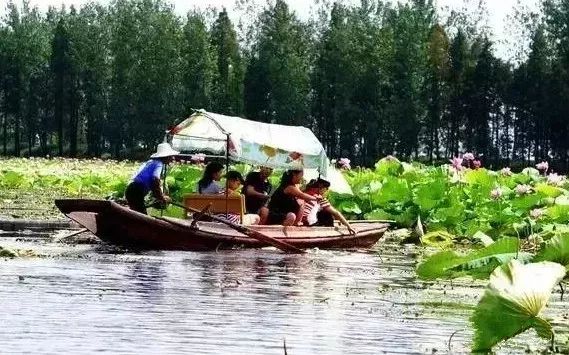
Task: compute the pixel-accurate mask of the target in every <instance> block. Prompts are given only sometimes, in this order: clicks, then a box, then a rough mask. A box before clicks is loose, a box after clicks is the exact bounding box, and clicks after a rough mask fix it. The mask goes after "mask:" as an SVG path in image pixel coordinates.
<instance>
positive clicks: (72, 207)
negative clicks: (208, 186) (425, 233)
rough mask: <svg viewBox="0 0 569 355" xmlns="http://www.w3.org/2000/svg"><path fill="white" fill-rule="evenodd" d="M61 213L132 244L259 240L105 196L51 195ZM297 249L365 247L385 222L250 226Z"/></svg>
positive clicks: (215, 245)
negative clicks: (138, 208)
mask: <svg viewBox="0 0 569 355" xmlns="http://www.w3.org/2000/svg"><path fill="white" fill-rule="evenodd" d="M55 204H56V206H57V207H58V208H59V210H60V211H61V212H63V213H64V214H65V215H66V216H68V217H69V218H71V219H72V220H74V221H75V222H77V223H79V224H80V225H82V226H83V227H85V228H86V229H88V230H89V231H91V232H92V233H93V234H95V235H96V236H98V237H99V238H100V239H102V240H103V241H105V242H108V243H110V244H115V245H121V246H126V247H133V248H137V249H155V250H195V251H206V250H218V249H233V248H262V247H267V246H269V245H268V244H266V243H263V242H262V241H259V240H257V239H254V238H251V237H248V236H245V235H242V234H241V233H239V232H237V231H235V230H233V229H231V228H230V227H228V226H226V225H224V224H221V223H215V222H198V223H197V224H196V226H195V228H192V227H191V226H190V225H191V221H189V220H182V219H176V218H156V217H152V216H147V215H144V214H142V213H138V212H135V211H132V210H130V209H129V208H127V207H123V206H121V205H119V204H117V203H115V202H113V201H106V200H82V199H75V200H56V201H55ZM249 227H250V228H254V229H255V230H258V231H259V232H262V233H264V234H267V235H269V236H271V237H274V238H277V239H281V240H283V241H285V242H286V243H288V244H291V245H294V246H296V247H298V248H302V249H306V248H320V249H350V248H369V247H371V246H373V245H374V244H375V243H377V241H378V240H379V239H380V238H381V237H382V236H383V234H384V233H385V231H386V230H387V228H388V225H387V224H384V223H377V222H369V223H366V222H363V223H357V224H354V229H356V231H357V232H358V233H357V235H355V236H354V235H350V234H349V233H348V231H347V230H346V229H345V228H344V227H287V228H285V227H282V226H249Z"/></svg>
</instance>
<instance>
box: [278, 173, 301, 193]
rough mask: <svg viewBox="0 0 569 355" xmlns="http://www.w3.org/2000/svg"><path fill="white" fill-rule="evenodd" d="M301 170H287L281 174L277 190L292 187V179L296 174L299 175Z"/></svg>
mask: <svg viewBox="0 0 569 355" xmlns="http://www.w3.org/2000/svg"><path fill="white" fill-rule="evenodd" d="M301 172H302V170H287V171H285V172H284V173H283V176H282V177H281V182H280V184H279V188H281V189H284V188H286V187H287V186H290V185H292V177H293V176H294V175H296V174H300V173H301Z"/></svg>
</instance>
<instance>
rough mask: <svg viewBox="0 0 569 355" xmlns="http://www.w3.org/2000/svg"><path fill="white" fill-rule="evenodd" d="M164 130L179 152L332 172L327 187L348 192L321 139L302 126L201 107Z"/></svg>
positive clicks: (320, 172) (312, 172) (317, 172)
mask: <svg viewBox="0 0 569 355" xmlns="http://www.w3.org/2000/svg"><path fill="white" fill-rule="evenodd" d="M168 133H169V135H170V136H171V144H172V147H173V148H174V149H176V150H178V151H180V152H182V153H196V152H199V153H203V152H209V153H213V154H218V155H226V156H227V157H228V158H229V159H231V160H233V161H238V162H244V163H247V164H251V165H257V166H267V167H271V168H276V169H306V172H309V171H310V172H311V173H309V174H308V175H315V174H317V175H321V176H323V177H324V178H327V177H328V175H333V177H334V178H333V179H332V180H335V181H331V183H332V184H331V190H336V187H340V186H341V188H340V190H341V191H337V192H340V193H351V189H349V185H348V184H347V182H345V180H344V179H343V177H341V178H339V177H338V175H340V176H341V174H339V173H338V172H337V173H336V174H334V173H333V171H332V170H334V169H333V168H331V166H330V162H329V160H328V158H327V157H326V151H325V150H324V147H323V146H322V143H320V141H319V140H318V138H316V136H315V135H314V133H313V132H312V131H311V130H310V129H308V128H306V127H302V126H285V125H279V124H271V123H264V122H257V121H251V120H247V119H244V118H240V117H232V116H225V115H220V114H216V113H212V112H207V111H205V110H203V109H202V110H196V111H195V112H194V114H192V115H191V116H190V117H189V118H187V119H185V120H184V121H182V122H181V123H179V124H178V125H176V126H175V127H174V128H172V129H171V130H170V131H169V132H168ZM329 171H330V174H328V172H329ZM330 177H332V176H330ZM339 180H342V181H339ZM346 186H348V189H349V190H347V189H346Z"/></svg>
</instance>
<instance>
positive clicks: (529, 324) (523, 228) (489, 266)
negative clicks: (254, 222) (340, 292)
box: [0, 156, 569, 352]
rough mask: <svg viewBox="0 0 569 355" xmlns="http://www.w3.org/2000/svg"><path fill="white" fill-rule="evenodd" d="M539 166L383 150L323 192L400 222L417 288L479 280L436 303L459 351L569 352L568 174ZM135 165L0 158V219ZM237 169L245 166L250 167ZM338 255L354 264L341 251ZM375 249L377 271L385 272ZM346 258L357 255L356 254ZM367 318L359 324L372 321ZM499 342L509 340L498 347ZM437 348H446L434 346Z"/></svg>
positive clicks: (343, 205) (179, 189) (120, 175)
mask: <svg viewBox="0 0 569 355" xmlns="http://www.w3.org/2000/svg"><path fill="white" fill-rule="evenodd" d="M465 158H466V156H465ZM546 165H547V164H539V166H538V167H536V168H533V167H529V168H526V169H525V170H523V171H520V172H512V171H510V170H509V169H503V170H501V171H490V170H486V169H484V168H480V167H479V166H478V165H477V164H473V162H471V161H468V160H464V161H462V160H460V161H459V160H458V159H455V160H454V161H453V164H449V165H445V166H439V167H433V166H424V165H421V164H407V163H403V162H400V161H398V160H397V159H395V158H393V157H387V158H384V159H382V160H380V161H378V163H377V164H376V166H375V167H374V168H373V169H359V168H356V169H351V170H346V171H345V172H344V174H345V176H346V178H347V180H348V181H349V183H350V185H351V186H352V189H353V191H354V193H355V194H354V195H353V196H348V195H338V194H334V193H331V194H330V196H329V197H330V199H331V201H332V202H333V203H334V205H335V206H337V207H338V208H339V209H341V210H342V211H343V212H344V213H345V214H347V215H349V216H350V217H352V218H366V219H390V220H394V221H395V222H396V224H395V227H394V228H400V229H404V230H405V231H406V232H405V233H398V235H402V236H403V237H398V238H396V242H397V245H400V244H403V245H406V246H408V247H409V246H410V245H414V246H413V247H412V248H414V249H413V250H414V252H413V255H414V256H416V257H408V256H407V259H408V260H407V262H408V264H407V265H410V266H413V269H414V270H412V271H410V272H411V275H409V277H410V278H411V279H415V278H417V279H419V280H423V281H420V285H421V286H420V287H421V288H424V289H425V291H424V292H426V293H429V292H432V291H433V290H435V289H439V288H440V287H443V288H446V287H449V288H450V287H454V286H453V285H457V284H459V285H468V284H469V283H473V284H474V285H476V287H478V288H479V289H473V290H471V291H472V292H470V293H469V292H468V288H467V289H466V290H467V292H465V293H466V295H465V297H466V298H468V297H470V296H472V297H474V301H475V302H472V300H470V301H469V302H462V301H464V300H459V301H458V302H457V300H456V299H453V297H452V296H451V295H449V299H448V301H447V300H445V299H444V298H445V297H444V296H443V297H442V298H441V299H440V300H437V302H441V307H440V308H441V309H442V312H443V313H444V312H445V309H447V310H448V309H449V307H450V304H456V305H457V308H458V309H460V311H457V310H453V311H452V312H451V313H452V314H453V315H457V314H459V315H460V317H461V320H460V321H459V322H458V323H460V325H461V326H464V325H468V329H469V330H467V331H466V332H459V333H457V335H456V336H457V337H458V338H457V339H459V343H461V342H462V344H463V348H462V349H463V351H464V349H468V348H470V349H471V350H478V351H487V350H490V349H499V350H504V349H508V346H509V345H508V344H518V345H516V346H517V347H516V349H518V350H521V349H523V348H524V347H523V346H521V347H520V345H519V344H520V343H519V342H520V341H522V343H526V346H527V347H531V350H532V351H544V352H547V351H569V350H568V348H567V339H566V334H567V314H566V313H563V311H562V309H563V308H564V307H561V308H559V306H558V305H559V302H560V300H561V297H562V288H561V287H559V286H557V285H563V284H564V281H563V280H564V278H565V273H566V267H567V265H569V228H568V226H567V223H569V192H568V190H567V188H568V187H569V183H568V182H567V180H566V179H565V177H564V176H560V175H557V174H555V173H548V171H547V170H548V169H547V166H546ZM137 166H138V164H137V163H134V162H113V161H102V160H71V159H8V160H0V215H3V217H4V218H18V217H22V218H54V217H56V218H61V217H60V216H59V214H58V213H57V211H55V210H54V209H53V207H52V201H53V199H54V198H57V197H93V198H104V197H110V196H115V197H117V196H121V194H122V192H123V191H124V188H125V186H126V182H127V180H128V178H129V177H130V176H131V175H132V173H133V172H134V170H135V169H136V168H137ZM235 168H236V169H238V170H241V171H242V172H243V173H246V172H247V171H246V170H247V169H248V167H246V166H236V167H235ZM538 168H539V170H538ZM201 169H202V167H201V166H200V165H191V164H177V165H174V166H173V167H172V168H171V169H170V171H169V174H168V178H167V184H168V187H169V191H170V194H171V196H173V198H174V199H179V198H181V195H183V194H184V193H187V192H193V191H194V188H195V185H196V181H197V179H198V178H199V176H200V174H201ZM275 175H276V174H275ZM276 178H277V176H275V179H276ZM155 213H167V214H171V215H176V214H179V213H180V211H177V210H176V209H175V208H172V209H168V210H166V211H155ZM4 244H5V245H2V246H4V247H5V248H7V249H6V250H7V252H6V254H4V255H5V256H6V257H10V258H11V259H10V260H6V261H4V262H1V261H0V263H29V261H17V262H16V261H14V260H20V259H25V260H28V259H30V258H31V259H34V256H33V255H34V254H33V253H25V252H24V253H22V252H20V253H19V252H18V249H19V248H20V247H21V246H19V245H17V243H16V245H10V243H6V242H4ZM6 244H7V245H6ZM397 250H398V248H397V247H395V248H393V250H392V251H391V253H394V252H396V251H397ZM399 250H401V249H399ZM10 253H11V254H10ZM319 255H320V254H319ZM323 255H328V254H326V253H324V254H323ZM330 255H335V254H330ZM341 255H342V258H346V260H351V259H350V258H351V257H350V256H349V253H348V254H343V253H342V254H341ZM320 257H321V256H319V257H318V258H320ZM378 257H380V259H379V260H380V261H379V262H375V261H374V265H375V266H374V267H376V268H378V269H381V268H382V267H383V266H381V256H380V255H379V254H378ZM399 257H400V258H405V257H406V256H405V255H400V256H399ZM353 258H354V260H356V259H358V258H359V257H358V254H355V255H354V256H353ZM32 264H33V262H32ZM40 264H41V263H40ZM388 264H389V263H387V264H386V265H388ZM11 265H13V264H11ZM384 266H385V265H384ZM354 267H356V266H355V265H354ZM389 267H393V266H389ZM324 275H325V274H324ZM3 276H5V275H3ZM469 280H470V281H469ZM472 280H473V281H472ZM376 281H377V282H378V285H377V289H376V291H374V292H378V295H376V296H374V297H380V298H381V293H382V292H390V291H392V290H391V289H390V288H392V287H393V288H397V287H398V286H397V285H396V283H393V284H392V285H390V284H389V283H388V282H383V281H381V280H379V279H378V280H376ZM417 282H419V281H417ZM441 285H442V286H441ZM366 292H367V291H366ZM421 292H423V291H421ZM446 292H447V291H445V293H442V295H444V294H446ZM552 293H553V296H552ZM370 297H371V296H370ZM374 299H375V298H374ZM392 302H399V303H403V304H405V303H407V302H406V301H405V300H392ZM548 302H549V303H553V307H554V308H553V309H554V310H555V311H553V312H552V311H551V309H550V308H551V307H552V306H551V305H550V306H549V308H548V307H546V305H547V303H548ZM465 305H466V306H467V307H466V309H465V307H463V306H465ZM404 308H405V307H404ZM411 308H412V307H411ZM411 308H409V309H411ZM450 308H452V307H450ZM405 309H407V308H405ZM372 313H373V312H372ZM371 318H373V316H371V317H370V319H369V320H367V319H366V322H367V321H369V322H373V320H371ZM330 322H334V320H330ZM444 324H446V323H445V322H444V321H443V320H440V326H441V331H442V333H444V334H445V336H446V337H450V334H452V333H453V332H454V331H458V330H460V329H459V328H460V327H458V328H457V329H454V330H453V331H451V332H450V333H449V331H450V329H449V327H448V326H446V325H444ZM430 326H433V327H436V326H437V323H436V322H435V323H434V324H431V325H430ZM527 330H529V331H528V332H526V331H527ZM522 333H523V334H522ZM555 333H557V334H558V335H557V336H556V337H554V334H555ZM519 334H522V335H519ZM466 336H467V337H466ZM539 338H541V339H544V340H539V341H538V339H539ZM506 339H510V340H507V341H506V342H505V343H504V342H503V341H504V340H506ZM519 339H522V340H519ZM441 341H442V340H441ZM512 341H513V343H512ZM536 344H537V345H536ZM534 345H535V346H537V347H535V346H534ZM496 347H498V348H496ZM436 348H437V349H438V350H444V349H441V347H440V344H439V346H436ZM414 350H418V349H417V348H414ZM526 350H527V349H526ZM419 351H421V352H424V351H426V348H421V349H420V350H419Z"/></svg>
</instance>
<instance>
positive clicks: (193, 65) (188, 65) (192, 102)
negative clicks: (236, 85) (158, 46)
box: [181, 12, 242, 114]
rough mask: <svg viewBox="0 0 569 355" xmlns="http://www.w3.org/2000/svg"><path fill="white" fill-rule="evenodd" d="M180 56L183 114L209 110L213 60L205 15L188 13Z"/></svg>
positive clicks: (213, 70)
mask: <svg viewBox="0 0 569 355" xmlns="http://www.w3.org/2000/svg"><path fill="white" fill-rule="evenodd" d="M181 56H182V85H183V87H184V97H183V102H184V110H185V114H189V113H190V109H192V108H195V109H199V108H205V109H210V106H211V101H212V96H213V85H214V83H213V80H214V77H215V73H216V66H215V64H216V60H215V59H216V57H215V53H214V52H213V49H212V44H211V40H210V34H209V32H208V29H207V25H206V22H205V18H204V15H203V14H201V13H198V12H191V13H188V16H187V19H186V24H185V25H184V32H183V39H182V52H181ZM237 95H242V93H241V94H240V93H237Z"/></svg>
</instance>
